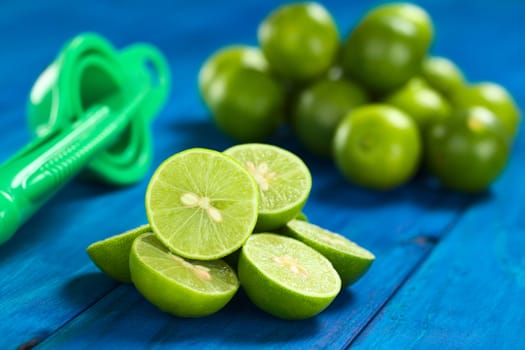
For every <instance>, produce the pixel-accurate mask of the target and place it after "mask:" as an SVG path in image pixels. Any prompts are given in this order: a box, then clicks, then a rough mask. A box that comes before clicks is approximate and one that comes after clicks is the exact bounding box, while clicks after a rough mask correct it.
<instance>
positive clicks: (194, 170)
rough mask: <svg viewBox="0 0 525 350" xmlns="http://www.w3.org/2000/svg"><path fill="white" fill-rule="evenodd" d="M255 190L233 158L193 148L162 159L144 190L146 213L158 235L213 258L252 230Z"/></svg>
mask: <svg viewBox="0 0 525 350" xmlns="http://www.w3.org/2000/svg"><path fill="white" fill-rule="evenodd" d="M258 205H259V202H258V190H257V184H256V183H255V180H254V179H253V177H252V176H251V175H250V173H249V172H248V171H247V169H245V168H244V167H242V166H241V165H240V164H239V163H238V162H237V161H235V160H234V159H233V158H231V157H229V156H226V155H225V154H222V153H220V152H217V151H213V150H208V149H201V148H194V149H189V150H186V151H183V152H180V153H177V154H175V155H174V156H172V157H170V158H168V159H167V160H166V161H164V162H163V163H162V164H161V165H160V166H159V168H158V169H157V170H156V171H155V173H154V174H153V176H152V178H151V180H150V184H149V185H148V188H147V190H146V214H147V216H148V220H149V222H150V225H151V227H152V229H153V232H154V233H155V234H156V235H157V238H158V239H159V240H160V241H161V242H162V243H163V244H165V245H166V246H167V247H168V248H169V249H170V250H171V251H173V252H174V253H176V254H178V255H181V256H183V257H186V258H190V259H198V260H215V259H218V258H221V257H224V256H226V255H228V254H230V253H232V252H234V251H235V250H237V249H239V248H240V247H241V246H242V244H243V243H244V242H245V241H246V240H247V239H248V236H249V235H250V234H251V233H252V232H253V229H254V227H255V223H256V221H257V213H258Z"/></svg>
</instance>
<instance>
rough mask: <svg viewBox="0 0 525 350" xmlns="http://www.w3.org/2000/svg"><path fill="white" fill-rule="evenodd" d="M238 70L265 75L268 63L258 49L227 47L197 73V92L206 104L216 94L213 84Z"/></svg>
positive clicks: (211, 58)
mask: <svg viewBox="0 0 525 350" xmlns="http://www.w3.org/2000/svg"><path fill="white" fill-rule="evenodd" d="M239 68H250V69H253V70H256V71H259V72H263V73H267V72H268V62H267V61H266V58H265V57H264V55H263V53H262V51H261V50H260V49H259V48H256V47H251V46H244V45H233V46H227V47H225V48H223V49H221V50H219V51H217V52H215V53H214V54H213V55H212V56H210V57H209V58H208V59H207V60H206V62H205V63H204V64H203V65H202V67H201V70H200V71H199V90H200V92H201V95H202V97H203V99H204V101H205V102H206V103H207V104H208V103H209V102H210V101H211V99H212V98H211V96H212V95H213V94H215V93H216V92H213V91H212V87H213V86H214V82H215V81H217V80H219V81H220V79H222V78H221V76H222V75H223V74H225V73H227V72H228V71H230V70H232V69H239ZM217 86H220V84H218V85H217ZM216 88H217V87H216Z"/></svg>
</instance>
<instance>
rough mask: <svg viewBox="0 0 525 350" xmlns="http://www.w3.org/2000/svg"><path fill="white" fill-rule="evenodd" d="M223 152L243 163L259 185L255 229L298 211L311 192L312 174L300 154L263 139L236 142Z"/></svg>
mask: <svg viewBox="0 0 525 350" xmlns="http://www.w3.org/2000/svg"><path fill="white" fill-rule="evenodd" d="M224 153H226V154H228V155H231V156H232V157H233V158H235V159H237V160H238V161H239V162H240V163H241V164H243V165H244V166H245V167H246V169H248V170H249V171H250V173H251V174H252V175H253V177H254V178H255V180H256V182H257V184H258V186H259V195H260V205H259V218H258V219H257V225H256V228H255V229H256V231H258V232H262V231H271V230H274V229H276V228H279V227H281V226H284V225H285V224H286V223H287V222H288V221H290V220H291V219H294V218H295V217H296V216H297V215H299V213H300V212H301V210H302V208H303V206H304V205H305V203H306V200H307V198H308V196H309V194H310V190H311V188H312V177H311V175H310V171H309V170H308V167H307V166H306V164H304V162H303V161H302V160H301V159H300V158H299V157H298V156H296V155H295V154H293V153H292V152H290V151H287V150H285V149H283V148H280V147H277V146H272V145H267V144H261V143H249V144H242V145H237V146H233V147H231V148H229V149H227V150H226V151H224Z"/></svg>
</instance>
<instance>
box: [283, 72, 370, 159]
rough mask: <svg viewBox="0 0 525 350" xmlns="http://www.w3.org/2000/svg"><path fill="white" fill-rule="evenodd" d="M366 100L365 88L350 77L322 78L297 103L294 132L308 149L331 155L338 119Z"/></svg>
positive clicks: (315, 152)
mask: <svg viewBox="0 0 525 350" xmlns="http://www.w3.org/2000/svg"><path fill="white" fill-rule="evenodd" d="M367 101H368V97H367V95H366V92H365V91H364V90H363V89H362V88H361V87H360V86H358V85H357V84H355V83H353V82H351V81H347V80H329V79H322V80H319V81H317V82H315V83H313V84H312V85H310V86H309V87H307V88H306V89H305V90H303V91H302V92H301V93H300V94H299V96H298V98H297V100H296V102H295V103H294V108H293V117H292V126H293V129H294V131H295V134H296V135H297V138H298V139H299V141H300V142H301V144H302V145H304V147H305V148H307V149H308V150H309V151H311V152H312V153H314V154H317V155H321V156H325V157H329V156H331V154H332V139H333V137H334V132H335V128H336V127H337V124H339V121H340V120H341V119H342V118H343V117H344V116H345V115H346V114H348V112H350V111H351V110H352V109H353V108H354V107H357V106H359V105H362V104H364V103H366V102H367Z"/></svg>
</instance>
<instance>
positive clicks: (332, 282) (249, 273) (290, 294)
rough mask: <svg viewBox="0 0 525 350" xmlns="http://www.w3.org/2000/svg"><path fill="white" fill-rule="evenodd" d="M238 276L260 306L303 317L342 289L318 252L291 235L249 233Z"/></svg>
mask: <svg viewBox="0 0 525 350" xmlns="http://www.w3.org/2000/svg"><path fill="white" fill-rule="evenodd" d="M238 272H239V279H240V281H241V285H242V286H243V288H244V290H245V291H246V294H247V295H248V297H249V298H250V300H252V302H253V303H254V304H255V305H257V306H258V307H260V308H261V309H262V310H264V311H266V312H268V313H270V314H272V315H274V316H276V317H280V318H284V319H304V318H308V317H312V316H315V315H316V314H318V313H319V312H321V311H322V310H324V309H325V308H326V307H328V305H330V303H331V302H332V301H333V300H334V298H335V297H336V296H337V294H338V293H339V291H340V290H341V279H340V278H339V275H338V274H337V272H336V271H335V270H334V268H333V267H332V264H331V263H330V262H329V261H328V260H327V259H326V258H325V257H324V256H323V255H321V254H320V253H318V252H317V251H315V250H314V249H312V248H310V247H308V246H307V245H305V244H304V243H302V242H299V241H298V240H295V239H293V238H289V237H285V236H280V235H276V234H272V233H260V234H254V235H252V236H251V237H250V238H249V239H248V241H247V242H246V244H245V245H244V246H243V248H242V251H241V256H240V258H239V266H238Z"/></svg>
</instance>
